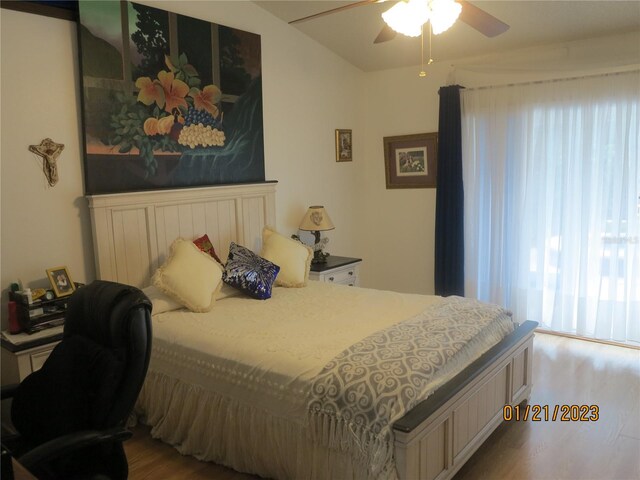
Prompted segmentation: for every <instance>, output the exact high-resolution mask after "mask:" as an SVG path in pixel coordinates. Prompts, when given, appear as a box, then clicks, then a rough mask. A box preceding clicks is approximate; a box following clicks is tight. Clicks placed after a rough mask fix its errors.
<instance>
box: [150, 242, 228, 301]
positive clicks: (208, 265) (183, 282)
mask: <svg viewBox="0 0 640 480" xmlns="http://www.w3.org/2000/svg"><path fill="white" fill-rule="evenodd" d="M151 281H152V283H153V284H154V285H155V286H156V287H158V288H159V289H160V290H162V291H163V292H164V293H166V294H167V295H169V296H170V297H171V298H173V299H174V300H176V301H177V302H179V303H181V304H182V305H184V306H185V307H187V308H188V309H189V310H191V311H192V312H208V311H209V310H211V308H213V303H214V302H215V297H216V294H217V293H218V290H220V286H221V285H222V269H221V268H220V266H219V265H218V262H216V261H215V260H214V259H213V258H212V257H211V256H209V255H208V254H207V253H204V252H202V251H201V250H200V249H199V248H198V247H197V246H195V245H194V244H193V242H192V241H191V240H185V239H183V238H178V239H177V240H175V241H174V242H173V244H172V245H171V254H170V255H169V258H167V261H166V262H164V265H162V266H161V267H160V268H158V270H157V271H156V273H155V274H154V275H153V278H152V280H151Z"/></svg>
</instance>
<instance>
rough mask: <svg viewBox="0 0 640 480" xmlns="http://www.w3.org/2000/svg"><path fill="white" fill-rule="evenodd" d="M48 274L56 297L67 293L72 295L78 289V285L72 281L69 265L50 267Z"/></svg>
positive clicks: (64, 295)
mask: <svg viewBox="0 0 640 480" xmlns="http://www.w3.org/2000/svg"><path fill="white" fill-rule="evenodd" d="M47 276H48V277H49V282H51V287H52V288H53V291H54V292H55V294H56V297H66V296H67V295H71V294H72V293H73V292H74V291H75V289H76V286H75V285H74V283H73V282H72V281H71V276H70V275H69V270H67V267H54V268H48V269H47Z"/></svg>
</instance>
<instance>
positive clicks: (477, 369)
mask: <svg viewBox="0 0 640 480" xmlns="http://www.w3.org/2000/svg"><path fill="white" fill-rule="evenodd" d="M275 189H276V184H275V182H272V183H260V184H252V185H238V186H219V187H207V188H196V189H182V190H173V191H161V192H158V191H154V192H139V193H128V194H114V195H98V196H90V197H88V200H89V206H90V211H91V220H92V228H93V238H94V249H95V256H96V268H97V274H98V278H100V279H105V280H113V281H118V282H122V283H128V284H131V285H136V286H139V287H145V286H147V285H149V283H150V279H151V275H152V274H153V272H154V271H155V270H156V269H157V268H158V267H159V266H161V265H162V263H163V262H164V260H165V259H166V258H167V254H168V251H169V246H170V245H171V243H172V242H173V240H174V239H175V238H177V237H184V238H195V237H196V236H198V235H199V234H202V233H207V234H208V235H209V236H210V238H211V240H212V243H213V244H214V245H216V249H219V254H220V256H221V257H223V258H224V257H225V256H226V254H227V253H228V252H227V250H226V249H227V246H228V245H229V243H230V242H236V243H239V244H243V245H246V246H247V247H249V248H251V249H252V250H254V251H256V252H259V251H260V241H261V238H262V237H261V234H262V229H263V227H264V226H266V225H275V224H276V222H275ZM465 308H466V309H468V310H470V311H473V310H475V305H473V304H470V303H469V302H468V301H466V300H464V299H450V300H449V301H447V302H445V301H444V300H442V299H439V298H437V297H429V296H422V295H409V294H399V293H394V292H376V291H372V290H368V289H359V288H353V287H346V286H336V285H331V284H322V283H319V282H310V283H309V285H308V286H307V287H305V288H299V289H296V288H282V287H277V288H275V289H274V291H273V297H272V298H271V299H269V300H267V301H265V302H260V301H255V300H250V299H247V298H245V297H243V296H241V295H240V296H237V295H232V296H230V297H227V298H223V299H220V300H218V302H217V303H216V306H215V307H214V309H213V310H212V311H211V312H209V313H207V314H196V313H191V312H188V311H184V310H176V311H168V312H165V313H161V314H158V315H154V353H153V359H152V364H151V366H150V370H149V375H148V377H147V380H146V382H145V386H144V387H143V391H142V393H141V396H140V399H139V402H138V412H139V413H140V415H141V418H142V419H143V421H145V422H146V423H148V424H150V425H151V426H152V435H154V436H155V437H158V438H161V439H162V440H164V441H165V442H167V443H170V444H172V445H174V446H176V448H178V450H179V451H181V452H182V453H185V454H190V455H193V456H196V457H198V458H201V459H204V460H213V461H216V462H218V463H223V464H225V465H228V466H231V467H232V468H235V469H237V470H240V471H246V472H250V473H256V474H259V475H262V476H266V477H273V478H301V477H304V478H337V477H340V478H345V477H354V478H363V477H372V478H375V477H379V478H393V477H395V476H398V477H399V478H403V479H404V478H408V479H413V478H427V479H443V478H450V477H452V476H453V475H454V474H455V473H456V472H457V470H458V469H459V468H460V467H461V466H462V465H463V464H464V462H465V461H466V460H467V459H468V458H469V457H470V456H471V455H472V454H473V452H475V451H476V450H477V448H478V447H479V446H480V445H481V444H482V442H483V441H484V440H485V439H486V438H487V437H488V436H489V435H490V434H491V432H492V431H493V430H494V429H495V428H496V427H497V426H498V425H499V424H500V423H501V422H502V408H503V407H504V405H506V404H510V405H515V404H518V403H521V402H523V401H526V400H527V399H528V398H529V396H530V393H531V360H532V346H533V329H534V328H535V326H536V325H535V323H534V322H523V323H522V324H519V325H515V326H514V325H513V324H511V326H510V327H508V326H507V324H506V320H504V315H503V314H502V313H500V314H498V315H496V317H497V318H498V319H497V320H495V319H494V320H490V321H489V320H487V323H486V325H483V326H482V328H483V329H484V330H483V331H484V332H485V333H484V334H483V335H485V336H486V340H482V342H484V343H483V345H482V346H481V347H480V350H478V351H476V353H473V352H471V351H469V353H468V354H467V353H465V352H466V350H462V349H461V350H460V351H461V352H463V353H456V354H455V355H454V356H453V357H452V358H454V359H458V358H462V357H465V356H468V357H469V358H467V359H466V361H464V362H463V361H462V360H460V361H457V360H456V361H455V362H454V361H451V365H453V364H455V365H454V366H451V368H449V367H447V368H444V367H443V368H442V369H441V370H442V372H440V373H442V374H441V375H438V376H437V377H434V378H432V379H430V381H431V382H432V383H429V384H428V385H429V387H428V388H427V390H429V391H428V392H426V393H429V395H426V394H425V395H423V397H424V398H423V397H420V396H417V395H414V394H412V395H414V397H412V398H411V401H407V402H406V405H405V406H407V408H406V411H405V410H403V411H402V412H401V416H399V417H397V415H396V417H392V418H393V421H392V422H390V423H389V425H387V426H386V427H384V428H385V430H384V431H385V432H386V431H387V430H388V431H389V435H388V436H386V437H385V438H386V439H388V440H389V442H390V444H391V446H390V447H388V445H387V443H385V442H381V443H380V445H378V444H376V446H375V447H374V448H373V447H372V448H369V447H370V444H371V442H368V441H366V439H365V437H364V436H362V432H360V431H355V430H353V428H351V427H350V429H342V430H341V429H340V428H339V427H340V425H341V424H340V421H336V422H335V423H331V421H327V419H326V418H323V419H321V420H318V421H317V422H314V420H313V419H314V418H320V417H313V416H310V415H309V412H310V411H311V409H310V405H311V406H314V405H315V407H317V408H316V411H327V410H326V405H322V403H323V397H322V395H320V393H318V392H321V391H322V388H320V387H322V385H330V383H331V381H333V380H334V379H335V375H334V374H333V372H332V371H331V370H326V369H323V368H322V366H323V365H325V366H328V365H330V364H331V363H332V361H333V360H334V359H335V358H336V357H337V356H340V355H342V354H343V353H344V352H350V354H352V357H351V358H355V357H358V356H360V353H361V351H357V350H350V349H351V348H356V347H355V346H356V345H359V346H358V347H357V348H361V349H363V348H365V349H366V348H369V347H370V345H369V344H367V339H373V340H371V342H370V344H371V345H373V344H375V343H376V341H377V340H375V338H376V334H379V332H389V331H394V329H398V328H400V327H399V325H402V328H404V329H405V330H404V332H405V333H406V332H407V331H412V330H406V329H407V328H422V327H419V326H420V325H433V324H434V318H435V317H437V316H438V315H439V317H438V318H440V317H442V316H443V315H444V314H445V313H444V312H448V311H450V310H451V309H454V310H460V309H465ZM367 309H368V310H367ZM364 310H366V311H364ZM267 311H270V312H271V313H268V312H267ZM425 312H431V313H425ZM434 312H435V313H434ZM438 312H439V313H438ZM285 313H286V314H285ZM301 317H304V318H306V319H307V321H308V323H306V324H302V323H301V322H299V321H298V320H299V319H300V318H301ZM355 318H366V319H367V320H366V322H362V321H361V322H359V323H358V322H356V321H353V323H354V324H353V325H350V322H351V321H352V320H353V319H355ZM257 319H260V320H259V321H258V320H257ZM465 321H466V320H465ZM398 322H400V323H398ZM416 322H422V323H416ZM213 326H215V328H214V327H213ZM470 327H471V324H469V322H467V324H465V325H463V326H462V327H456V328H458V331H463V330H464V331H466V330H467V329H469V328H470ZM425 328H426V327H425ZM429 328H431V327H429ZM452 328H453V327H452ZM478 328H479V329H480V327H478ZM498 331H499V333H498ZM496 335H500V338H502V340H500V341H497V339H496V338H492V337H495V336H496ZM400 336H402V335H400ZM405 337H406V335H405ZM473 338H474V339H475V338H476V337H473ZM363 339H364V340H363ZM479 341H480V340H478V342H479ZM478 342H476V341H475V340H474V341H470V342H469V343H478ZM496 342H497V343H496ZM350 345H351V346H350ZM461 348H462V347H461ZM464 348H466V347H464ZM445 350H446V349H445ZM478 352H480V353H478ZM343 356H344V355H343ZM252 357H256V358H252ZM250 358H252V361H249V359H250ZM292 360H293V361H292ZM447 365H449V364H447ZM392 381H396V380H395V377H393V378H392ZM322 382H325V383H324V384H323V383H322ZM327 382H328V383H327ZM432 391H433V393H431V392H432ZM310 392H311V393H310ZM310 395H311V396H310ZM318 405H320V406H319V407H318ZM323 409H325V410H323ZM328 411H333V410H332V407H331V408H329V409H328ZM340 415H342V414H340ZM340 415H338V417H339V418H342V417H340ZM355 415H360V413H358V412H356V413H355ZM310 418H311V420H310ZM354 452H355V454H354Z"/></svg>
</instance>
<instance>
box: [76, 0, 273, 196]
mask: <svg viewBox="0 0 640 480" xmlns="http://www.w3.org/2000/svg"><path fill="white" fill-rule="evenodd" d="M79 17H80V24H79V29H80V33H79V36H80V55H81V71H82V93H83V127H84V145H85V151H84V153H85V159H84V166H85V169H84V173H85V191H86V193H88V194H96V193H113V192H123V191H135V190H149V189H158V188H177V187H186V186H202V185H216V184H229V183H245V182H256V181H264V140H263V123H262V77H261V48H260V36H259V35H256V34H253V33H249V32H245V31H242V30H238V29H234V28H229V27H226V26H223V25H218V24H215V23H210V22H206V21H203V20H198V19H195V18H191V17H187V16H184V15H178V14H175V13H171V12H167V11H165V10H161V9H158V8H154V7H150V6H146V5H140V4H137V3H133V2H113V1H80V2H79Z"/></svg>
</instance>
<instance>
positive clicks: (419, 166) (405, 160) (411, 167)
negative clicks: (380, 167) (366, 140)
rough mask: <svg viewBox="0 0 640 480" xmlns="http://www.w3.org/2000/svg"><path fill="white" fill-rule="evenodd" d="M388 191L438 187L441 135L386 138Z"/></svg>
mask: <svg viewBox="0 0 640 480" xmlns="http://www.w3.org/2000/svg"><path fill="white" fill-rule="evenodd" d="M383 143H384V164H385V177H386V180H387V188H436V175H437V167H438V133H437V132H435V133H418V134H414V135H402V136H399V137H384V139H383Z"/></svg>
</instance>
